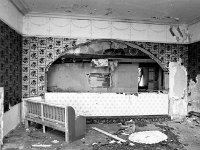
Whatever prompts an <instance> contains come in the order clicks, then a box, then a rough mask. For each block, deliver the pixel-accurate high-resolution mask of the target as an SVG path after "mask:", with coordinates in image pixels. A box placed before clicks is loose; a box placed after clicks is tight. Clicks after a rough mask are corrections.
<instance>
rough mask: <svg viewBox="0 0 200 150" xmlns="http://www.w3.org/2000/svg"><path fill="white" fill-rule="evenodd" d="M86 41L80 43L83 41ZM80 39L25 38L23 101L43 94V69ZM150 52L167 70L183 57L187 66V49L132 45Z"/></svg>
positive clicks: (180, 46) (162, 44) (179, 46)
mask: <svg viewBox="0 0 200 150" xmlns="http://www.w3.org/2000/svg"><path fill="white" fill-rule="evenodd" d="M86 41H88V40H83V41H82V43H83V42H86ZM79 43H81V42H80V39H69V38H54V37H24V38H23V52H22V53H23V54H22V95H23V97H24V98H26V97H33V96H38V95H42V94H43V93H44V92H45V67H46V66H47V65H48V64H49V63H51V62H52V61H53V60H55V58H57V57H58V56H59V55H60V54H61V53H62V52H64V51H67V50H68V49H69V48H71V47H73V46H76V45H78V44H79ZM132 43H133V44H136V45H139V46H140V47H142V48H144V49H146V50H148V51H150V52H151V53H152V54H153V55H155V56H156V57H157V58H159V59H160V60H161V62H162V64H163V65H164V66H166V67H168V64H169V62H171V61H177V60H178V58H182V60H183V64H184V65H185V66H186V67H187V64H188V46H187V45H181V44H164V43H150V42H132Z"/></svg>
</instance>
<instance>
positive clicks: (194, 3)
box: [10, 0, 200, 24]
mask: <svg viewBox="0 0 200 150" xmlns="http://www.w3.org/2000/svg"><path fill="white" fill-rule="evenodd" d="M10 1H11V2H12V3H13V4H14V5H15V6H16V7H17V8H18V9H19V10H20V11H21V12H22V13H23V14H24V15H28V14H39V15H40V14H48V15H62V16H70V17H78V18H84V17H86V18H87V19H88V18H93V19H94V18H101V19H118V20H126V21H138V22H139V21H140V22H141V21H142V22H151V23H165V24H166V23H177V24H179V23H187V24H191V23H193V22H196V21H197V20H199V14H200V9H199V6H200V1H199V0H159V1H158V0H10Z"/></svg>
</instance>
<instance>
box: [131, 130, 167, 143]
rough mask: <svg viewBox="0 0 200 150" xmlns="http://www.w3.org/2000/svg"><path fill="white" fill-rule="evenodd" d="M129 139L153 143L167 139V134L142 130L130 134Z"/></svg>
mask: <svg viewBox="0 0 200 150" xmlns="http://www.w3.org/2000/svg"><path fill="white" fill-rule="evenodd" d="M129 140H130V141H132V142H136V143H143V144H155V143H159V142H161V141H165V140H167V135H165V134H164V133H162V132H160V131H143V132H136V133H133V134H131V135H130V136H129Z"/></svg>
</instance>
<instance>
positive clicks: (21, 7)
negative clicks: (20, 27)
mask: <svg viewBox="0 0 200 150" xmlns="http://www.w3.org/2000/svg"><path fill="white" fill-rule="evenodd" d="M10 2H11V3H12V4H13V5H14V6H15V7H16V8H17V10H18V11H19V12H21V13H22V14H23V15H26V14H27V13H29V12H30V10H29V8H28V6H26V3H25V2H24V1H23V0H10Z"/></svg>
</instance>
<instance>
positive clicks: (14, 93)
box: [0, 21, 22, 111]
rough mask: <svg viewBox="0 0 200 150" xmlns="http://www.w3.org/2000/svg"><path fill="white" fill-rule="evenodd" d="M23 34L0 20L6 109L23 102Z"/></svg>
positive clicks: (0, 60) (0, 69)
mask: <svg viewBox="0 0 200 150" xmlns="http://www.w3.org/2000/svg"><path fill="white" fill-rule="evenodd" d="M21 59H22V36H21V35H20V34H18V33H17V32H16V31H15V30H13V29H11V28H10V27H9V26H8V25H6V24H5V23H4V22H3V21H0V87H4V96H5V99H4V111H7V110H8V109H9V105H10V106H13V105H15V104H17V103H19V102H21V95H22V93H21V91H22V89H21V87H22V82H21V76H22V70H21V67H22V66H21Z"/></svg>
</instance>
